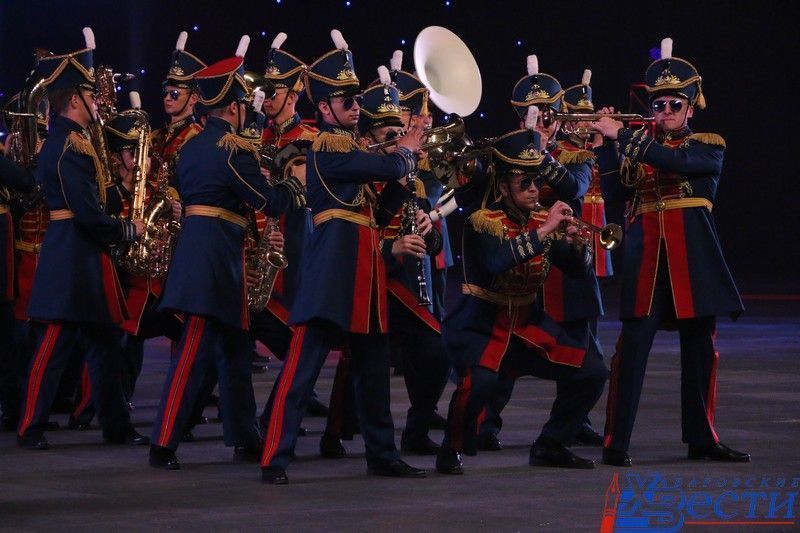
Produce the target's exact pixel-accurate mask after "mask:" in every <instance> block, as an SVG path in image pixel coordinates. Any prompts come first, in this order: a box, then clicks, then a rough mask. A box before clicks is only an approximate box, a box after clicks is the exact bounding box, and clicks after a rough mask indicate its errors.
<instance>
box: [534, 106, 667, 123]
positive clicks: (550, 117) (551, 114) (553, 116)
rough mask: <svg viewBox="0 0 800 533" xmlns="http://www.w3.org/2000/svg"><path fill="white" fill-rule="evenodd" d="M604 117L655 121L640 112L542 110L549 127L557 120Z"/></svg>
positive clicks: (590, 119) (570, 120)
mask: <svg viewBox="0 0 800 533" xmlns="http://www.w3.org/2000/svg"><path fill="white" fill-rule="evenodd" d="M603 117H608V118H611V119H614V120H619V121H620V122H642V123H648V122H654V121H655V118H653V117H645V116H643V115H640V114H638V113H608V114H603V113H557V112H555V111H553V110H552V109H550V108H549V107H548V108H547V109H545V110H544V111H543V112H542V124H543V125H544V126H545V127H548V126H550V125H551V124H552V123H553V122H555V121H557V120H560V121H561V122H594V121H595V120H600V119H601V118H603Z"/></svg>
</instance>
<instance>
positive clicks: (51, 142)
mask: <svg viewBox="0 0 800 533" xmlns="http://www.w3.org/2000/svg"><path fill="white" fill-rule="evenodd" d="M97 165H98V160H97V155H96V153H95V151H94V148H93V147H92V145H91V143H90V142H89V139H88V137H87V134H86V133H85V131H84V130H83V128H81V126H80V125H78V124H77V123H75V122H74V121H72V120H70V119H68V118H66V117H57V118H56V119H55V121H54V123H53V126H52V131H51V132H50V136H49V137H48V138H47V140H46V141H45V142H44V145H43V146H42V150H41V152H40V153H39V159H38V167H37V169H36V179H37V180H38V182H39V183H40V184H41V186H42V187H43V189H44V198H45V203H46V204H47V207H48V209H49V210H50V224H49V226H48V227H47V232H46V234H45V237H44V242H43V243H42V250H41V255H40V257H39V265H38V267H37V269H36V276H35V278H34V282H33V291H32V293H31V300H30V305H29V307H28V315H29V316H30V318H31V319H34V320H45V321H47V320H64V321H74V322H95V323H116V324H118V323H120V322H121V321H122V320H124V319H125V318H127V308H126V306H125V299H124V297H123V294H122V289H121V288H120V285H119V279H118V278H117V273H116V270H115V268H114V265H113V263H112V261H111V257H110V255H109V246H110V245H113V244H120V243H124V242H131V241H133V240H134V239H135V238H136V234H135V229H134V227H133V225H132V224H131V223H130V222H128V221H124V220H117V219H115V218H113V217H111V216H109V215H107V214H106V213H105V211H104V210H103V207H102V206H101V203H100V196H99V190H98V182H97V178H96V169H97V168H98V167H97Z"/></svg>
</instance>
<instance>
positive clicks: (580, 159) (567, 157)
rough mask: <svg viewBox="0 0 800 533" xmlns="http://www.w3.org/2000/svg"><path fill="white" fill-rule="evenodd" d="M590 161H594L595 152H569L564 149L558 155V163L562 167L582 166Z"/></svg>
mask: <svg viewBox="0 0 800 533" xmlns="http://www.w3.org/2000/svg"><path fill="white" fill-rule="evenodd" d="M590 159H594V152H590V151H589V150H580V149H578V150H575V151H567V150H564V149H562V150H561V151H560V152H559V153H558V162H559V163H561V164H562V165H582V164H583V163H586V162H587V161H589V160H590Z"/></svg>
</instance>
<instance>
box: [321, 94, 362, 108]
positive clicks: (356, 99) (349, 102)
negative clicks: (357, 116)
mask: <svg viewBox="0 0 800 533" xmlns="http://www.w3.org/2000/svg"><path fill="white" fill-rule="evenodd" d="M339 98H341V99H342V107H344V110H345V111H350V110H351V109H353V106H354V105H355V104H356V103H358V106H359V107H361V102H363V101H364V97H363V96H361V95H360V94H356V95H353V96H340V97H339ZM330 103H331V100H330V98H329V99H328V104H330Z"/></svg>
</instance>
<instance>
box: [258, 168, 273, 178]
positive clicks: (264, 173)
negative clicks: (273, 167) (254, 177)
mask: <svg viewBox="0 0 800 533" xmlns="http://www.w3.org/2000/svg"><path fill="white" fill-rule="evenodd" d="M259 170H260V171H261V175H262V176H264V177H265V178H267V179H269V178H270V177H271V176H272V173H271V172H270V171H269V169H268V168H267V167H260V168H259Z"/></svg>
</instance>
